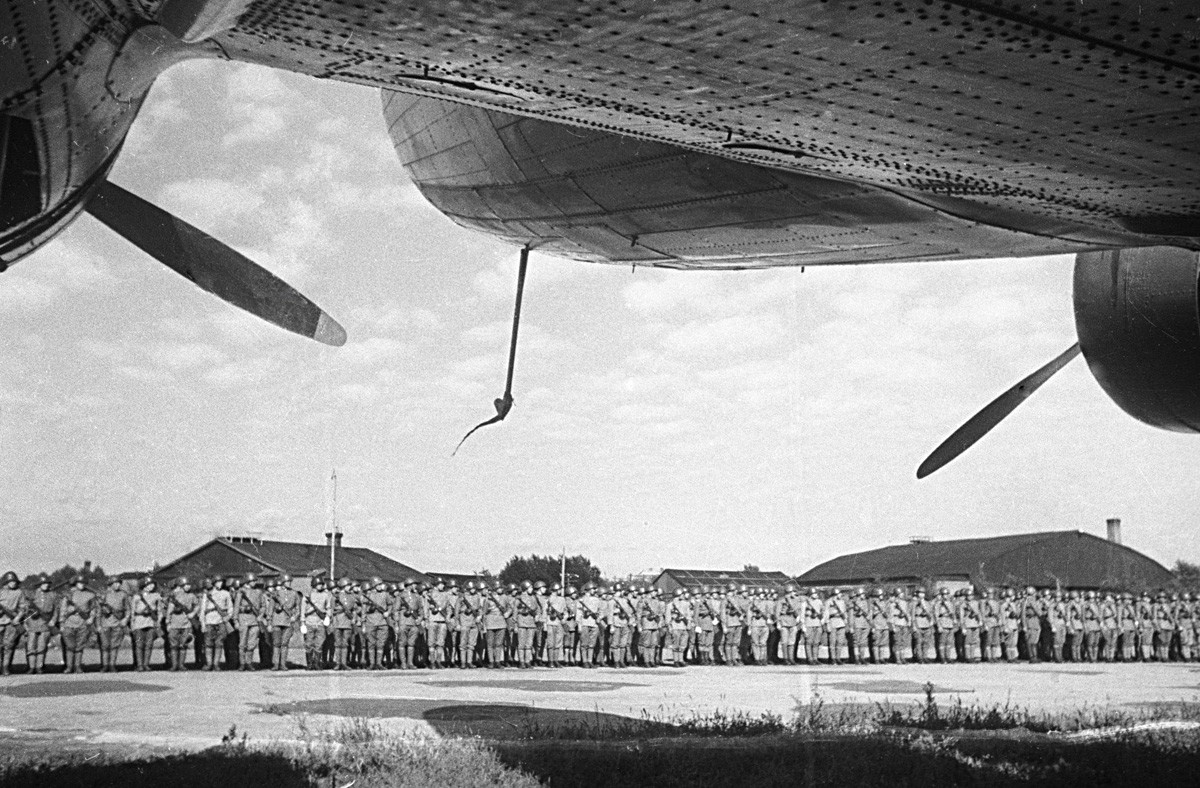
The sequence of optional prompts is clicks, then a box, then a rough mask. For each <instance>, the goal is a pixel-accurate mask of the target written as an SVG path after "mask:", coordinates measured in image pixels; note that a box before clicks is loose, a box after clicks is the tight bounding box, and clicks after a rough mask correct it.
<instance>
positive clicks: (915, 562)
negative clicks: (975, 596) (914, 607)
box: [796, 524, 1173, 591]
mask: <svg viewBox="0 0 1200 788" xmlns="http://www.w3.org/2000/svg"><path fill="white" fill-rule="evenodd" d="M1111 534H1112V526H1111V524H1110V535H1111ZM1172 579H1173V575H1172V574H1171V573H1170V571H1169V570H1168V569H1167V568H1166V567H1164V566H1163V565H1162V564H1160V563H1158V562H1157V561H1155V560H1154V559H1152V558H1150V557H1148V556H1145V555H1143V554H1142V553H1139V552H1138V551H1136V550H1133V549H1132V548H1129V547H1126V546H1124V545H1122V544H1120V543H1119V537H1118V540H1114V539H1102V538H1100V537H1098V536H1093V535H1092V534H1088V533H1084V532H1082V531H1044V532H1041V533H1031V534H1013V535H1011V536H995V537H989V538H983V539H953V540H949V541H944V542H934V541H929V540H924V539H915V540H913V541H911V542H909V543H908V544H902V545H892V546H890V547H881V548H878V549H876V550H868V551H866V552H862V553H851V554H850V555H844V556H841V557H839V558H834V559H833V560H831V561H826V562H825V563H823V564H819V565H818V566H815V567H813V568H812V569H810V570H808V571H807V572H805V573H804V574H802V575H800V576H799V577H798V578H796V584H797V585H800V586H821V587H830V588H833V587H838V588H852V587H860V586H887V587H906V588H908V589H910V590H911V589H913V588H916V587H918V586H922V587H926V588H931V589H938V588H942V587H947V588H949V589H950V590H951V591H956V590H958V589H961V588H966V587H968V586H975V587H977V588H983V587H992V588H994V587H997V586H1014V587H1022V586H1035V587H1038V588H1043V587H1051V588H1053V587H1058V588H1075V589H1096V590H1114V591H1116V590H1128V591H1141V590H1149V589H1153V588H1160V587H1162V586H1165V585H1168V584H1169V583H1170V582H1171V581H1172Z"/></svg>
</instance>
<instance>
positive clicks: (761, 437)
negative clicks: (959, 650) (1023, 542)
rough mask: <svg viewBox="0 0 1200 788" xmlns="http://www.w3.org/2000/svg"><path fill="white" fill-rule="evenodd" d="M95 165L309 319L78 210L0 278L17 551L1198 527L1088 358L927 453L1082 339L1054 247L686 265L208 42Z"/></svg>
mask: <svg viewBox="0 0 1200 788" xmlns="http://www.w3.org/2000/svg"><path fill="white" fill-rule="evenodd" d="M113 180H114V181H115V182H117V183H119V184H121V185H123V186H125V187H126V188H129V189H131V190H133V191H135V192H137V193H139V194H141V195H142V196H145V197H147V198H149V199H151V200H154V201H156V202H158V203H159V204H161V205H162V206H164V207H165V208H167V209H169V210H171V211H174V212H176V213H177V214H178V215H179V216H181V217H183V218H184V219H186V220H188V221H190V222H192V223H194V224H196V225H198V226H199V227H201V228H202V229H205V230H206V231H208V232H210V233H212V234H214V235H216V236H217V237H219V238H221V239H222V240H225V241H226V242H229V243H231V244H233V245H235V246H236V247H237V248H239V249H241V250H242V251H244V252H246V253H247V254H249V255H250V256H252V257H253V258H255V259H256V260H258V261H259V262H260V263H262V264H263V265H265V266H266V267H268V268H270V269H271V270H273V271H275V272H276V273H278V274H280V275H281V276H283V277H284V278H285V279H286V280H288V281H289V282H291V283H292V284H293V285H295V286H297V287H298V288H300V289H301V290H302V291H304V292H305V293H306V294H307V295H309V296H310V297H311V298H313V299H314V300H315V301H317V303H319V304H321V305H322V306H323V307H324V308H325V309H326V310H327V311H329V312H330V313H331V314H332V315H334V317H336V318H337V319H338V320H339V321H341V322H342V324H343V325H344V326H345V327H346V329H347V331H348V332H349V335H350V340H349V342H348V343H347V344H346V346H345V347H343V348H340V349H331V348H327V347H324V346H322V345H318V344H316V343H314V342H311V341H307V340H304V339H301V338H297V337H295V336H293V335H291V334H287V333H285V332H283V331H280V330H278V329H275V328H274V327H272V326H268V325H266V324H263V323H261V322H259V321H258V320H256V319H255V318H253V317H250V316H248V315H246V314H244V313H242V312H240V311H237V310H235V309H233V308H231V307H228V306H226V305H224V304H223V303H222V302H220V301H218V300H216V299H215V298H213V297H211V296H208V295H206V294H204V293H202V292H201V291H199V290H198V289H197V288H195V287H194V286H193V285H191V284H190V283H188V282H186V281H185V280H183V279H181V278H180V277H179V276H177V275H176V274H174V273H172V272H171V271H169V270H168V269H166V268H164V267H162V266H160V265H158V264H157V263H155V262H153V261H151V260H150V259H149V258H147V257H146V256H145V255H143V254H142V253H141V252H139V251H138V250H136V249H134V248H133V247H131V246H129V245H127V244H126V243H124V242H123V241H122V240H120V239H119V238H117V237H115V236H114V235H112V234H111V233H110V232H108V231H107V230H105V229H104V228H103V227H102V226H100V225H99V224H98V223H97V222H96V221H94V220H92V219H91V218H90V217H87V216H85V217H83V218H81V219H80V220H79V221H78V222H76V223H75V225H73V226H72V227H71V229H70V230H68V231H67V232H66V233H64V234H63V235H62V236H61V237H60V238H59V239H58V240H57V241H55V242H54V243H52V244H50V245H49V246H48V247H47V248H45V249H43V250H41V251H39V252H38V253H37V254H35V255H33V256H31V257H30V258H28V259H26V260H24V261H22V262H21V263H19V264H18V265H17V266H15V267H14V268H13V269H11V270H10V271H9V272H7V273H5V274H4V275H3V276H0V327H2V328H3V332H4V336H5V342H4V343H3V345H2V346H0V450H2V452H3V453H2V455H0V517H2V518H3V519H2V522H3V533H4V547H3V549H2V550H0V556H2V557H3V558H4V560H5V562H6V564H7V566H4V567H0V570H2V569H6V568H8V566H11V567H12V568H14V569H16V570H18V571H20V572H23V573H24V572H29V571H34V570H38V569H43V568H47V569H48V568H54V567H57V566H61V565H62V564H64V563H67V562H70V563H74V564H79V563H82V561H83V560H85V559H90V560H92V561H93V562H96V563H99V564H101V565H102V566H103V567H104V568H105V569H107V570H109V571H118V570H131V569H143V568H146V567H148V566H150V565H151V564H153V563H154V562H155V561H158V562H166V561H169V560H171V559H173V558H175V557H177V556H179V555H180V554H182V553H183V552H184V551H186V550H190V549H192V548H194V547H196V546H198V545H200V544H201V543H203V542H204V541H206V540H207V539H209V538H211V537H213V536H216V535H224V534H244V533H255V534H258V535H262V536H264V537H266V538H275V539H288V540H297V541H311V542H319V541H323V533H324V531H325V530H326V529H327V525H328V522H329V518H330V516H331V512H332V510H333V506H332V489H331V485H330V482H329V478H330V474H331V472H332V471H333V469H334V468H336V469H337V475H338V488H337V507H336V511H337V518H338V521H339V523H340V524H341V525H342V526H343V528H344V530H345V533H346V543H347V544H351V545H359V546H367V547H373V548H376V549H378V550H380V551H382V552H384V553H387V554H388V555H391V556H393V557H395V558H397V559H399V560H401V561H404V562H405V563H409V564H411V565H413V566H415V567H417V568H418V569H421V570H428V571H461V572H466V571H472V570H475V569H480V568H490V569H492V570H493V571H495V570H499V569H500V568H501V567H502V566H503V564H504V562H505V560H506V559H507V558H508V557H509V556H511V555H513V554H528V553H530V552H538V553H557V552H558V551H559V550H561V549H563V548H564V547H565V548H566V550H567V551H568V552H569V553H571V554H575V553H583V554H585V555H587V556H589V557H590V558H591V559H592V560H593V561H594V562H595V563H597V564H598V565H599V566H600V567H601V568H602V569H603V570H604V571H605V573H606V574H608V575H610V576H611V575H619V574H626V573H631V572H639V571H642V570H644V569H647V568H650V567H662V566H675V567H705V568H734V569H736V568H741V567H742V566H743V565H744V564H756V565H758V566H760V567H761V568H763V569H779V570H783V571H786V572H792V573H798V572H801V571H804V570H807V569H808V568H810V567H812V566H813V565H815V564H817V563H819V562H821V561H824V560H826V559H829V558H832V557H834V556H836V555H839V554H841V553H845V552H848V551H853V550H863V549H870V548H873V547H878V546H882V545H886V544H894V543H898V542H904V541H907V540H908V539H909V538H910V537H912V536H917V535H920V536H928V537H932V538H934V539H948V538H956V537H974V536H992V535H999V534H1005V533H1013V532H1028V531H1037V530H1048V529H1080V530H1083V531H1087V532H1090V533H1093V534H1097V535H1103V533H1104V520H1105V518H1106V517H1110V516H1119V517H1122V518H1123V519H1124V522H1125V539H1126V543H1127V544H1129V545H1131V546H1133V547H1135V548H1136V549H1138V550H1141V551H1143V552H1145V553H1147V554H1148V555H1150V556H1152V557H1153V558H1156V559H1158V560H1159V561H1162V562H1163V563H1166V564H1168V565H1170V564H1173V563H1174V561H1175V560H1176V559H1178V558H1183V559H1188V560H1197V559H1200V544H1198V542H1197V537H1196V524H1197V522H1198V520H1200V517H1198V515H1200V496H1197V494H1196V480H1195V476H1194V475H1193V474H1194V473H1195V467H1196V459H1197V454H1198V452H1200V439H1195V438H1190V437H1188V436H1179V435H1174V434H1171V433H1165V432H1159V431H1157V430H1154V429H1151V428H1149V427H1146V426H1143V425H1141V424H1139V423H1137V422H1135V421H1133V420H1132V419H1131V418H1129V417H1128V416H1126V415H1124V414H1123V413H1122V412H1121V411H1120V410H1118V408H1117V407H1116V406H1115V405H1113V404H1112V403H1111V402H1110V401H1109V400H1108V399H1107V397H1106V396H1105V395H1104V394H1103V392H1102V391H1101V390H1100V388H1099V387H1098V386H1097V385H1096V384H1095V382H1094V381H1093V380H1092V378H1091V376H1090V374H1089V373H1088V371H1087V368H1086V365H1085V364H1084V363H1083V362H1082V360H1079V361H1076V362H1074V363H1073V364H1072V365H1070V366H1069V367H1068V368H1067V369H1066V370H1065V371H1063V372H1062V373H1060V374H1059V375H1058V376H1057V377H1056V378H1055V379H1054V380H1052V381H1051V382H1050V383H1049V384H1047V385H1046V386H1045V387H1044V388H1043V389H1042V390H1041V391H1040V392H1039V393H1038V394H1037V395H1036V396H1035V397H1034V398H1033V399H1032V400H1031V401H1030V402H1028V403H1027V404H1026V405H1025V406H1024V407H1022V408H1021V409H1020V410H1018V411H1017V413H1016V414H1014V416H1013V417H1012V418H1010V419H1009V420H1008V421H1007V422H1006V423H1005V424H1004V425H1003V426H1002V427H1000V428H999V429H998V430H996V431H995V432H994V433H993V434H991V435H990V436H988V437H987V438H985V439H984V440H983V441H982V442H980V443H979V444H977V445H976V446H975V447H974V448H973V449H971V450H970V451H968V452H967V453H966V454H965V455H964V456H963V457H961V458H960V459H959V460H958V461H956V462H955V463H953V464H952V465H950V466H948V467H947V468H945V469H943V470H942V471H940V472H938V473H937V474H935V475H934V476H932V477H930V478H928V479H925V480H923V481H920V482H918V481H917V480H916V478H915V475H914V472H915V470H916V467H917V465H918V464H919V463H920V461H921V460H922V459H923V458H924V457H925V455H926V454H927V453H928V452H929V451H930V450H932V449H933V448H934V447H935V446H936V445H937V444H938V443H939V442H940V441H941V440H942V439H943V438H944V437H945V436H946V435H947V434H948V433H949V432H950V431H951V430H953V429H954V428H955V427H957V426H958V425H959V424H960V423H961V422H962V421H963V420H965V419H966V418H967V417H969V416H970V415H971V414H972V413H973V412H974V411H975V410H977V409H978V408H979V407H981V406H982V405H984V404H985V403H986V402H988V401H989V400H990V399H991V398H992V397H994V396H996V395H997V394H998V393H999V392H1001V391H1003V390H1004V389H1005V388H1007V387H1008V386H1010V385H1011V384H1012V383H1014V382H1015V381H1016V380H1018V379H1019V378H1021V377H1022V376H1024V375H1025V374H1027V373H1029V372H1031V371H1032V370H1033V369H1035V368H1036V367H1038V366H1039V365H1041V364H1042V363H1044V362H1045V361H1047V360H1049V359H1050V358H1051V357H1052V356H1054V355H1055V354H1057V353H1058V352H1060V351H1062V350H1063V349H1065V348H1066V347H1067V346H1068V345H1070V344H1071V342H1073V341H1074V327H1073V318H1072V312H1071V259H1070V258H1065V257H1047V258H1039V259H1028V260H1019V261H1018V260H997V261H988V262H969V263H954V264H922V265H911V264H898V265H885V266H870V267H843V268H809V269H808V270H807V272H806V273H803V274H801V273H800V272H799V271H798V270H774V271H766V272H732V273H704V272H700V273H688V272H671V271H653V270H648V269H640V270H637V271H636V272H634V271H631V270H630V269H629V268H628V267H624V266H600V265H589V264H583V263H573V262H569V261H563V260H558V259H554V258H550V257H546V256H543V255H538V254H536V253H535V254H534V255H533V256H532V257H531V261H530V272H529V278H528V282H527V286H526V293H525V314H524V320H523V322H522V326H521V343H520V349H519V353H518V360H517V370H516V382H515V387H514V396H515V399H516V406H515V407H514V409H513V411H512V413H511V414H510V415H509V417H508V419H507V420H506V421H505V422H504V423H503V424H501V425H498V426H493V427H489V428H486V429H484V430H480V431H479V432H477V433H476V434H475V436H473V437H472V438H471V440H470V441H468V442H467V443H466V444H465V445H464V447H463V449H462V450H461V451H460V452H459V453H458V455H457V456H456V457H451V451H452V450H453V448H454V445H455V444H456V443H457V442H458V440H459V438H460V437H461V436H462V435H463V433H464V432H465V431H466V430H467V429H469V428H470V427H471V426H472V425H474V424H475V423H476V422H478V421H480V420H482V419H484V418H487V417H489V416H491V415H492V414H493V413H494V411H493V407H492V404H491V403H492V400H493V399H494V398H495V397H498V396H500V394H501V393H502V392H503V389H504V375H505V364H506V353H507V345H508V332H509V321H510V319H511V314H512V298H513V295H514V291H515V278H516V277H515V272H516V259H517V250H516V249H514V248H511V247H507V246H504V245H502V244H500V243H498V242H495V241H493V240H492V239H490V238H488V237H485V236H482V235H477V234H475V233H473V232H471V231H467V230H463V229H461V228H458V227H456V226H455V225H453V224H452V223H450V222H449V221H448V220H446V219H445V218H443V217H442V216H441V215H440V214H438V213H437V212H436V211H435V210H433V209H432V208H431V207H430V206H429V205H428V204H426V203H425V202H424V200H423V198H422V197H421V196H420V194H419V193H418V192H417V191H416V189H415V188H414V187H413V186H412V185H411V183H410V182H409V181H408V179H407V177H406V176H405V174H404V172H403V171H402V169H401V167H400V165H399V163H398V161H397V159H396V157H395V154H394V152H393V151H392V148H391V145H390V142H389V140H388V137H387V134H386V131H385V128H384V123H383V120H382V118H381V116H380V109H379V97H378V94H377V93H376V92H375V91H372V90H368V89H366V88H361V87H354V86H349V85H342V84H337V83H329V82H318V81H315V80H313V79H310V78H307V77H299V76H294V75H289V74H284V73H282V72H274V71H270V70H267V69H263V68H258V67H248V66H240V65H232V64H227V63H190V64H185V65H182V66H179V67H176V68H175V69H173V70H172V71H170V72H168V73H167V74H166V75H165V76H164V77H162V78H161V79H160V80H159V82H158V84H157V85H156V86H155V88H154V91H153V92H152V94H151V96H150V99H149V101H148V102H147V103H146V105H145V108H144V109H143V111H142V116H141V117H140V118H139V120H138V122H137V123H136V124H135V126H134V129H133V132H132V133H131V135H130V138H129V140H128V143H127V144H126V146H125V151H124V154H123V155H122V157H121V159H120V162H119V163H118V165H117V167H116V169H115V171H114V173H113Z"/></svg>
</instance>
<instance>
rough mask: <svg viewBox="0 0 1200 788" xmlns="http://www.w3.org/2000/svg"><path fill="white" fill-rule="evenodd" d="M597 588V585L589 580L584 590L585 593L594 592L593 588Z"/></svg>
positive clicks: (584, 585)
mask: <svg viewBox="0 0 1200 788" xmlns="http://www.w3.org/2000/svg"><path fill="white" fill-rule="evenodd" d="M595 587H596V584H595V583H593V582H592V581H591V580H589V581H587V582H586V583H584V584H583V590H584V591H591V590H592V589H593V588H595Z"/></svg>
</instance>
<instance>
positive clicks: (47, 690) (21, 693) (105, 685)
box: [0, 679, 171, 698]
mask: <svg viewBox="0 0 1200 788" xmlns="http://www.w3.org/2000/svg"><path fill="white" fill-rule="evenodd" d="M169 689H171V688H170V687H164V686H163V685H161V684H142V683H140V682H136V681H119V680H115V681H104V680H88V679H76V680H74V681H32V682H27V683H25V684H15V685H13V686H11V687H4V688H3V689H0V693H3V694H5V695H8V696H10V697H13V698H61V697H66V696H70V695H100V694H102V693H106V692H166V691H167V690H169Z"/></svg>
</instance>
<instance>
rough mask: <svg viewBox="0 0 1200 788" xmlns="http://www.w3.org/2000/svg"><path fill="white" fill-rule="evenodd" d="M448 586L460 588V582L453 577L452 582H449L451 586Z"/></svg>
mask: <svg viewBox="0 0 1200 788" xmlns="http://www.w3.org/2000/svg"><path fill="white" fill-rule="evenodd" d="M448 585H449V586H450V587H451V588H458V581H457V580H455V579H454V578H453V577H452V578H450V582H449V584H448Z"/></svg>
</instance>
